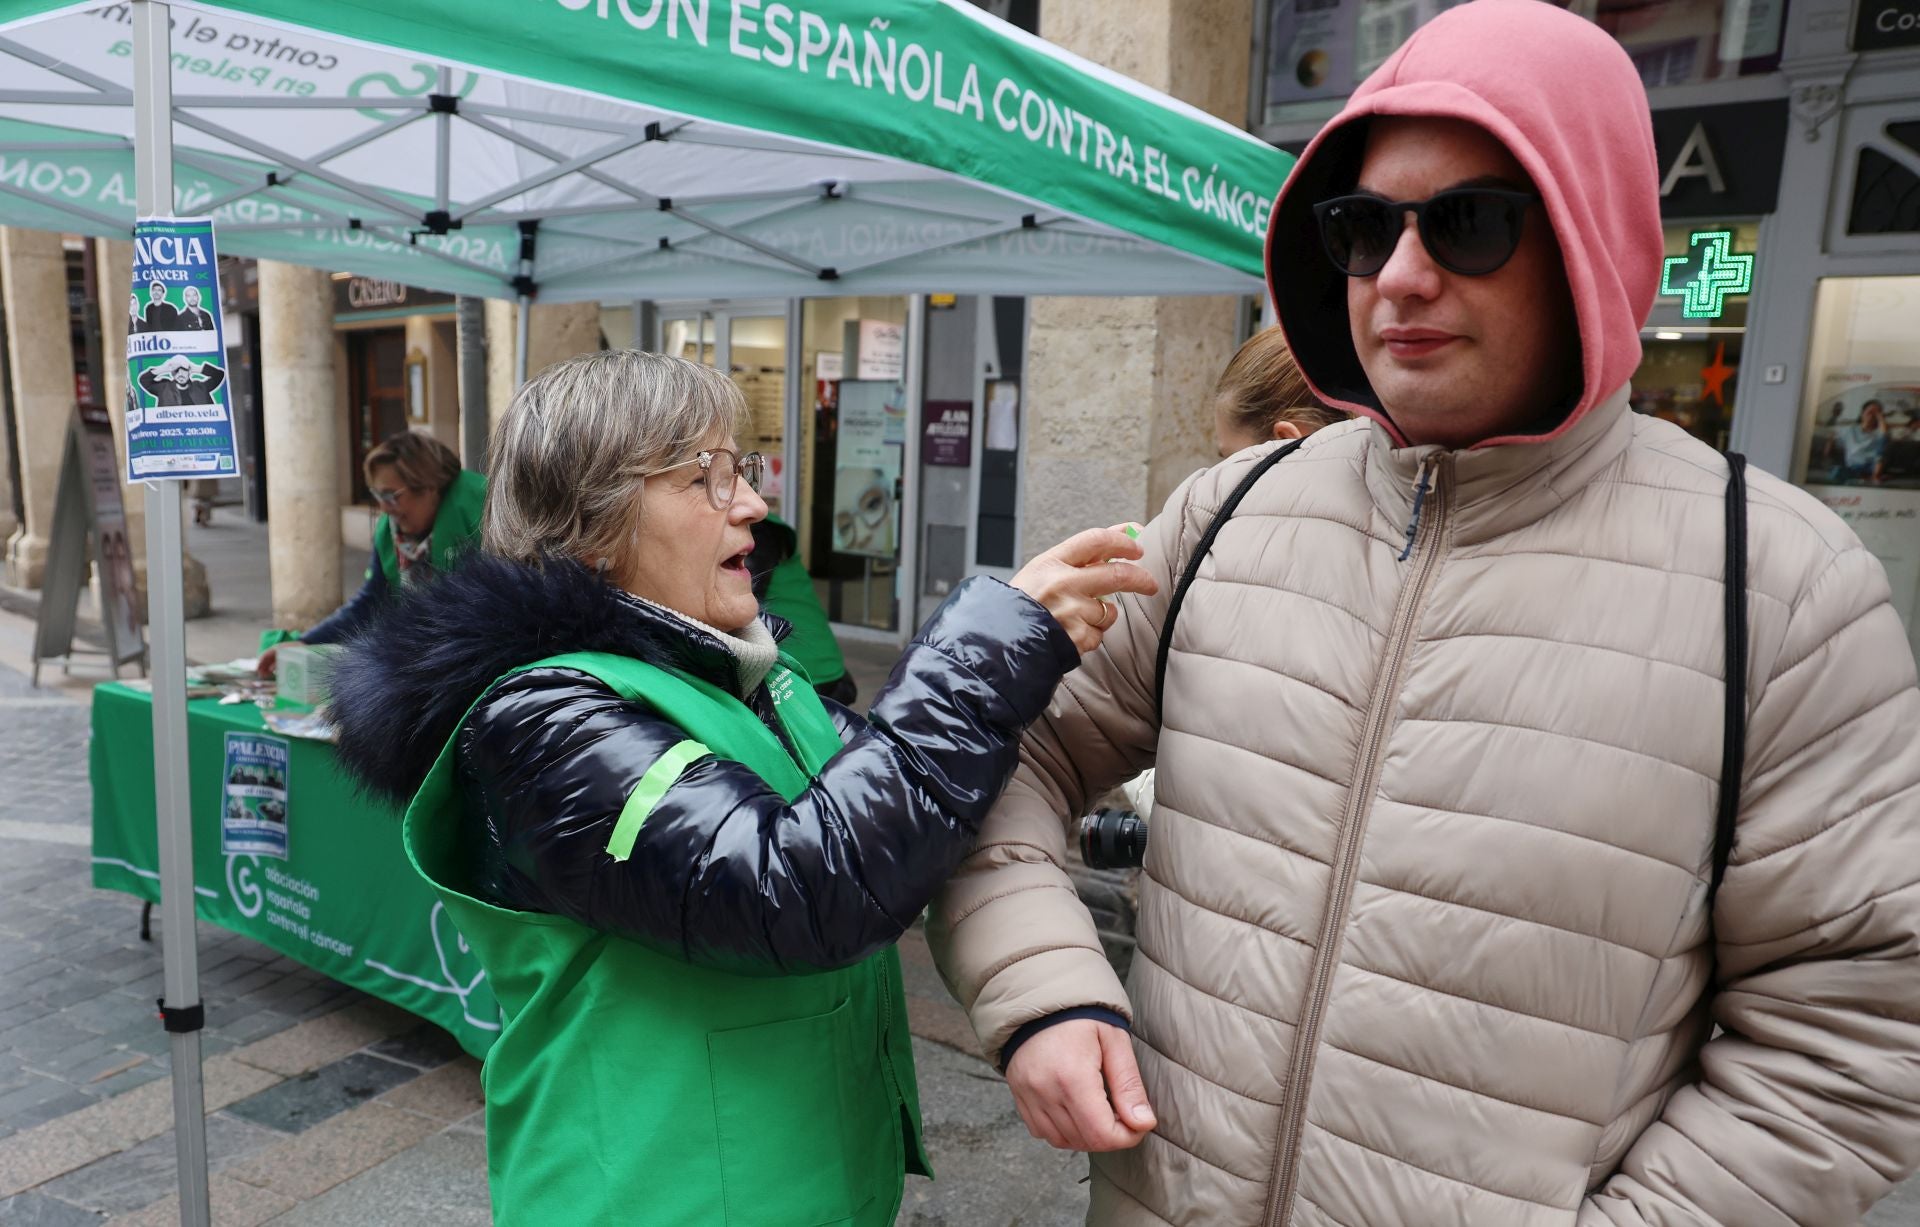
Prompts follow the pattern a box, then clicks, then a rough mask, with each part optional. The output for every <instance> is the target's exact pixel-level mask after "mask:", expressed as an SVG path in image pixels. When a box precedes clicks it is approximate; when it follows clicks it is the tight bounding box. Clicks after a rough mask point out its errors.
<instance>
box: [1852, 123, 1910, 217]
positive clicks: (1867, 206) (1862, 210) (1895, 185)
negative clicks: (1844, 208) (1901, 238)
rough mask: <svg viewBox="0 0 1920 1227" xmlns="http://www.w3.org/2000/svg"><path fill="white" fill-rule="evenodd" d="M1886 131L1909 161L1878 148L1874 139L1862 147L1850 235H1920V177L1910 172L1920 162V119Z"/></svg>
mask: <svg viewBox="0 0 1920 1227" xmlns="http://www.w3.org/2000/svg"><path fill="white" fill-rule="evenodd" d="M1884 131H1885V133H1886V141H1887V143H1889V144H1892V145H1897V146H1898V147H1899V148H1900V151H1901V153H1902V155H1903V156H1904V158H1905V161H1904V162H1903V161H1901V160H1898V159H1896V157H1895V156H1894V154H1893V153H1892V152H1890V151H1887V150H1884V149H1878V148H1875V147H1874V143H1873V142H1872V140H1871V139H1869V140H1868V141H1867V142H1864V143H1862V144H1861V146H1860V152H1859V154H1858V155H1857V157H1858V162H1857V163H1856V165H1855V167H1854V175H1853V208H1852V209H1851V210H1850V211H1849V212H1848V214H1847V233H1848V234H1915V233H1920V174H1916V173H1914V171H1913V170H1912V169H1910V166H1911V165H1912V164H1913V163H1914V162H1915V161H1916V160H1920V119H1916V120H1909V121H1907V122H1904V123H1893V124H1888V125H1887V126H1886V128H1885V129H1884Z"/></svg>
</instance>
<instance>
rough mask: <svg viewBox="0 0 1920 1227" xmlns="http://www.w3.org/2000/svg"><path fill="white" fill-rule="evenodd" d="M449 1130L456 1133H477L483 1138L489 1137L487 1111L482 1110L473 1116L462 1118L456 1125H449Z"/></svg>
mask: <svg viewBox="0 0 1920 1227" xmlns="http://www.w3.org/2000/svg"><path fill="white" fill-rule="evenodd" d="M448 1128H449V1129H450V1130H452V1131H453V1132H456V1133H477V1134H479V1135H480V1136H481V1137H485V1136H487V1114H486V1111H485V1110H484V1109H482V1110H481V1111H479V1112H475V1113H474V1114H473V1115H472V1116H467V1117H462V1118H461V1119H460V1120H459V1121H457V1122H456V1123H454V1124H452V1125H449V1126H448Z"/></svg>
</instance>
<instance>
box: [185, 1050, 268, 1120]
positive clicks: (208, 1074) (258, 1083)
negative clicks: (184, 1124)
mask: <svg viewBox="0 0 1920 1227" xmlns="http://www.w3.org/2000/svg"><path fill="white" fill-rule="evenodd" d="M201 1068H202V1070H203V1077H204V1079H205V1083H206V1099H207V1111H209V1112H218V1111H219V1110H220V1109H222V1108H225V1107H228V1106H230V1105H232V1104H236V1103H239V1102H240V1101H241V1100H243V1099H247V1098H250V1097H252V1096H254V1095H257V1094H259V1093H260V1092H261V1091H264V1090H266V1089H267V1088H268V1087H271V1086H273V1085H274V1084H276V1083H278V1082H279V1081H280V1076H279V1075H278V1074H275V1073H271V1072H269V1071H267V1070H264V1069H261V1068H259V1067H258V1066H254V1065H249V1064H247V1063H246V1062H244V1061H240V1060H236V1059H235V1057H234V1055H233V1054H232V1053H230V1052H223V1053H220V1054H219V1055H217V1056H213V1057H209V1058H208V1059H207V1060H206V1061H205V1062H204V1063H203V1064H202V1066H201Z"/></svg>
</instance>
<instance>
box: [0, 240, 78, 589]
mask: <svg viewBox="0 0 1920 1227" xmlns="http://www.w3.org/2000/svg"><path fill="white" fill-rule="evenodd" d="M0 280H4V282H5V286H6V291H5V292H6V305H7V349H8V354H9V357H10V360H11V364H12V368H13V388H12V394H13V395H12V401H13V437H14V440H15V443H16V445H17V447H18V448H19V453H20V494H21V501H22V502H23V503H24V504H25V509H26V513H27V514H26V522H25V523H23V524H21V525H19V526H18V527H17V528H15V529H14V532H13V535H12V537H11V538H9V539H8V541H7V582H8V583H10V584H13V585H15V586H16V587H20V588H38V587H39V586H40V579H41V575H42V574H43V573H44V572H45V570H46V565H47V538H48V534H49V533H50V532H51V531H52V529H53V499H54V492H55V490H56V489H57V488H58V485H59V482H60V459H61V455H62V452H63V449H64V448H65V446H66V441H67V430H68V427H69V424H70V423H71V421H72V418H73V394H74V388H73V338H72V333H71V332H70V331H69V328H68V317H67V256H66V251H65V249H64V248H63V247H62V245H61V240H60V236H59V235H58V234H56V233H54V232H53V231H50V230H21V229H18V228H16V227H13V226H8V227H6V228H4V229H0Z"/></svg>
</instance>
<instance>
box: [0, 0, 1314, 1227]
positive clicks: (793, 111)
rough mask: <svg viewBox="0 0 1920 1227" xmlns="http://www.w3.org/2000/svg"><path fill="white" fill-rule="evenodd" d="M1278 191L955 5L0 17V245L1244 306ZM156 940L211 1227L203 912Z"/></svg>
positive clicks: (508, 6)
mask: <svg viewBox="0 0 1920 1227" xmlns="http://www.w3.org/2000/svg"><path fill="white" fill-rule="evenodd" d="M1290 166H1291V159H1289V158H1288V156H1287V155H1285V154H1283V153H1281V152H1279V151H1277V150H1275V149H1273V148H1271V147H1270V146H1268V145H1266V144H1264V143H1263V142H1261V141H1259V140H1257V139H1255V138H1253V137H1251V136H1249V135H1247V134H1246V133H1244V132H1241V131H1239V130H1238V129H1236V128H1233V127H1232V126H1230V125H1227V124H1224V123H1221V122H1219V121H1217V120H1215V119H1213V118H1211V117H1209V116H1206V115H1204V114H1202V113H1200V112H1198V111H1196V110H1194V109H1193V108H1191V107H1188V106H1186V105H1184V104H1182V103H1180V102H1178V101H1175V100H1173V99H1170V98H1167V97H1165V96H1163V95H1160V94H1157V93H1155V92H1154V91H1152V90H1149V89H1146V88H1145V87H1143V86H1141V85H1139V84H1138V83H1137V82H1133V81H1130V80H1128V79H1126V78H1125V77H1122V76H1120V75H1118V74H1115V73H1112V72H1110V71H1108V70H1106V69H1103V68H1101V67H1099V66H1097V65H1094V64H1091V63H1089V62H1087V61H1085V60H1082V59H1080V58H1078V57H1075V56H1073V55H1070V54H1068V53H1066V52H1064V51H1061V50H1060V49H1059V48H1057V47H1053V46H1051V45H1050V44H1047V43H1045V42H1044V41H1042V40H1039V39H1037V38H1034V37H1032V36H1030V35H1027V34H1024V33H1022V32H1020V31H1018V30H1016V29H1014V28H1012V27H1010V26H1008V25H1006V24H1005V23H1003V22H1000V21H998V20H996V19H994V18H992V17H990V16H988V15H986V14H985V13H983V12H981V11H979V10H977V9H975V8H973V7H972V6H971V5H969V4H967V3H965V2H964V0H797V2H796V3H783V2H780V0H402V2H396V0H379V2H375V0H327V3H324V4H316V3H313V2H312V0H185V2H182V3H176V4H172V5H167V4H162V3H156V2H154V0H131V2H130V3H118V4H107V5H98V4H93V5H75V4H54V3H46V2H45V0H0V224H6V225H15V226H24V227H34V228H44V229H57V230H63V231H77V232H81V233H86V234H93V235H102V236H109V237H123V236H126V235H128V234H129V233H130V232H131V229H132V224H133V220H134V218H135V216H136V215H140V216H157V215H166V214H169V213H171V214H174V215H177V216H200V215H209V216H212V217H213V218H214V219H215V222H216V226H217V233H218V236H219V239H220V243H221V247H222V249H223V250H224V251H226V252H227V253H228V254H236V255H248V256H255V257H263V258H270V259H277V260H283V261H288V262H292V263H297V264H306V265H313V266H319V267H324V268H329V269H334V270H340V271H347V272H352V273H356V274H359V275H362V276H368V277H378V278H385V279H391V280H395V281H401V282H406V283H409V284H414V285H420V286H424V287H428V288H433V289H440V290H445V291H450V292H454V293H460V294H471V295H484V296H495V297H504V296H512V297H516V298H519V299H520V300H522V301H523V302H525V301H527V300H529V299H532V298H535V297H537V298H539V299H541V300H543V301H569V300H594V299H601V298H618V299H623V300H624V299H634V298H652V299H665V298H693V297H699V298H706V297H722V296H734V295H755V296H768V297H772V296H778V297H789V298H792V297H806V296H812V295H855V294H897V293H913V292H918V291H920V290H923V289H927V288H934V287H937V288H940V289H942V290H948V291H953V292H959V293H985V294H994V293H998V294H1217V293H1256V292H1259V290H1260V285H1261V283H1260V273H1261V257H1262V252H1261V246H1262V238H1263V236H1264V233H1265V229H1266V211H1267V207H1268V202H1269V201H1270V200H1271V199H1272V197H1273V195H1274V192H1275V191H1276V190H1277V188H1278V187H1279V185H1280V183H1281V181H1282V180H1283V179H1284V178H1285V176H1286V173H1287V170H1288V169H1289V167H1290ZM525 319H526V313H525V312H524V311H523V312H522V313H521V320H522V325H523V328H524V321H525ZM525 348H526V347H525V342H524V339H523V340H522V343H521V346H520V351H521V352H520V357H521V360H522V362H524V359H525ZM157 500H158V502H159V507H158V508H157V509H156V511H155V513H154V514H151V515H149V516H148V519H147V524H148V557H149V558H150V559H152V560H154V565H153V566H152V568H151V569H150V575H151V585H150V590H149V599H150V603H151V608H150V611H149V612H150V618H149V621H150V625H151V627H152V636H153V644H152V653H151V655H152V666H153V695H154V705H153V712H154V715H153V721H154V762H155V776H156V780H155V785H156V787H155V796H156V799H157V809H158V814H157V818H158V823H159V829H160V841H159V842H160V873H161V878H162V883H161V888H162V891H163V897H164V898H165V899H168V900H174V899H187V900H191V899H192V898H193V893H194V888H193V880H192V879H193V874H192V864H193V852H192V833H191V828H190V824H189V807H188V779H187V769H186V701H185V674H184V665H185V645H184V635H183V631H182V625H183V620H182V617H181V592H180V568H179V558H180V549H181V542H180V516H179V506H180V491H179V485H178V483H177V482H164V483H159V486H158V492H157ZM162 935H163V940H164V943H165V951H164V954H165V961H166V998H165V1004H166V1007H167V1011H168V1013H169V1014H170V1015H171V1016H172V1017H173V1018H174V1019H176V1020H178V1025H179V1026H180V1027H181V1028H183V1029H181V1030H177V1031H175V1034H174V1035H173V1049H172V1052H173V1069H174V1111H175V1122H176V1128H175V1140H176V1150H177V1154H178V1159H179V1168H180V1182H181V1183H180V1192H181V1197H180V1205H181V1217H182V1221H183V1222H185V1223H190V1224H205V1223H207V1221H208V1206H207V1171H206V1140H205V1133H204V1121H203V1107H204V1102H203V1095H202V1091H201V1083H200V1043H199V1035H198V1032H197V1030H194V1029H193V1028H194V1027H196V1026H197V1015H198V1013H199V1009H200V1003H199V987H198V977H197V972H196V968H195V960H194V918H193V909H192V907H191V906H188V907H176V908H166V909H164V910H163V913H162ZM169 1029H170V1030H172V1029H173V1026H170V1028H169Z"/></svg>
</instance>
